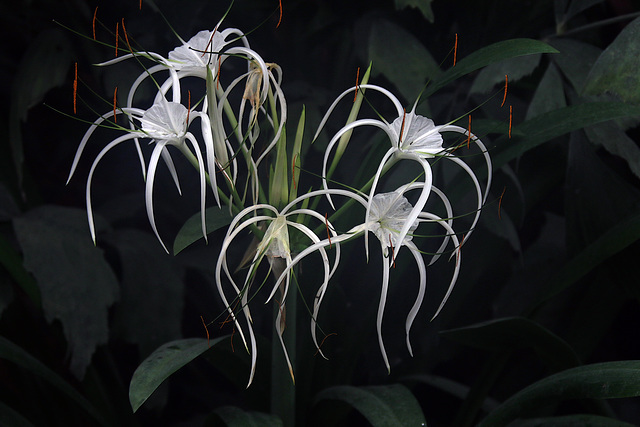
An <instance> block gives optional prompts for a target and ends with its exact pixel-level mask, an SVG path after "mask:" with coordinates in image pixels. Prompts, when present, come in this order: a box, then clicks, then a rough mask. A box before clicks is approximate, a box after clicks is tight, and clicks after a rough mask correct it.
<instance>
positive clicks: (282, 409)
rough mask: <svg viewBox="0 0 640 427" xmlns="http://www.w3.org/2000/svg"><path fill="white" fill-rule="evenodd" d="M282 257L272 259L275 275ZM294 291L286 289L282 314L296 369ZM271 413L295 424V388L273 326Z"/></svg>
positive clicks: (289, 425)
mask: <svg viewBox="0 0 640 427" xmlns="http://www.w3.org/2000/svg"><path fill="white" fill-rule="evenodd" d="M284 262H285V261H284V260H283V259H282V258H277V259H275V261H274V263H273V272H274V273H275V274H274V277H279V276H280V273H281V272H282V271H283V270H284V268H285V267H286V265H285V264H284ZM296 305H297V293H296V292H291V291H290V292H288V294H287V295H286V305H285V307H286V310H285V311H284V313H283V318H285V320H286V327H285V329H284V331H283V339H284V342H285V344H286V345H287V352H288V354H289V360H290V361H291V366H292V368H293V370H294V373H295V369H296V320H297V316H296V312H297V307H296ZM278 310H279V305H278V304H274V311H273V321H274V325H275V322H276V319H277V316H278ZM271 413H272V414H275V415H277V416H278V417H279V418H280V419H281V420H282V425H283V427H295V425H296V389H295V384H294V382H293V379H292V378H291V374H290V372H289V368H288V366H287V360H286V358H285V355H284V352H283V349H282V345H281V344H280V339H279V337H278V332H277V331H276V329H275V327H274V328H273V336H272V339H271Z"/></svg>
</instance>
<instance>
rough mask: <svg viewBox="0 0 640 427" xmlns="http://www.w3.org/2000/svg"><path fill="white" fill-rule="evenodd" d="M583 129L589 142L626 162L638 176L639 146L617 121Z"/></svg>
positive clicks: (639, 175)
mask: <svg viewBox="0 0 640 427" xmlns="http://www.w3.org/2000/svg"><path fill="white" fill-rule="evenodd" d="M584 131H585V133H586V134H587V138H589V140H590V141H591V142H593V143H594V144H596V145H599V146H602V147H604V149H605V150H607V151H608V152H610V153H611V154H614V155H616V156H618V157H620V158H621V159H622V160H624V161H625V162H627V164H628V165H629V169H631V172H633V173H634V174H635V176H637V177H639V178H640V148H639V147H638V144H637V143H636V141H634V140H633V139H631V138H629V136H627V134H626V133H625V132H624V131H623V130H622V129H620V126H618V124H617V123H615V122H606V123H600V124H598V125H595V126H589V127H586V128H585V129H584Z"/></svg>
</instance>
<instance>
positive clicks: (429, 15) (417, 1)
mask: <svg viewBox="0 0 640 427" xmlns="http://www.w3.org/2000/svg"><path fill="white" fill-rule="evenodd" d="M432 1H433V0H396V10H402V9H406V8H407V7H413V8H416V9H420V12H422V15H423V16H424V17H425V18H426V19H427V21H429V22H431V23H432V24H433V21H434V16H433V10H432V9H431V2H432Z"/></svg>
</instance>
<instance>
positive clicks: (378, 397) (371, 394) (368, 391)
mask: <svg viewBox="0 0 640 427" xmlns="http://www.w3.org/2000/svg"><path fill="white" fill-rule="evenodd" d="M322 400H340V401H343V402H345V403H347V404H348V405H350V406H352V407H353V408H354V409H356V410H357V411H358V412H360V413H361V414H362V415H363V416H364V417H365V418H366V419H367V420H368V421H369V422H370V423H371V425H373V426H374V427H383V426H384V427H393V426H398V427H402V426H426V425H427V422H426V420H425V418H424V415H423V413H422V409H421V408H420V405H419V404H418V401H417V400H416V398H415V397H414V396H413V394H411V392H410V391H409V389H407V388H406V387H405V386H403V385H400V384H391V385H386V386H373V387H353V386H336V387H331V388H328V389H325V390H323V391H321V392H320V393H318V395H317V396H316V400H315V401H316V403H317V402H319V401H322Z"/></svg>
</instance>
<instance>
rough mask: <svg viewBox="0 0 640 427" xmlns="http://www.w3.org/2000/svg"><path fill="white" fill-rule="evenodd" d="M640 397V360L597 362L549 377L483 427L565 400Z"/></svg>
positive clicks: (516, 396) (489, 418) (518, 396)
mask: <svg viewBox="0 0 640 427" xmlns="http://www.w3.org/2000/svg"><path fill="white" fill-rule="evenodd" d="M636 396H640V361H637V360H632V361H622V362H607V363H597V364H593V365H586V366H580V367H577V368H572V369H568V370H566V371H562V372H559V373H557V374H554V375H551V376H549V377H546V378H544V379H542V380H540V381H538V382H536V383H534V384H532V385H530V386H528V387H526V388H525V389H523V390H521V391H519V392H518V393H516V394H514V395H513V396H511V397H510V398H509V399H507V400H506V401H505V402H504V403H503V404H502V405H500V407H498V408H497V409H496V410H495V411H493V412H492V413H491V414H489V415H488V416H487V417H486V418H485V419H484V420H483V421H482V422H481V423H480V424H479V425H480V426H481V427H483V426H496V425H507V424H509V422H510V421H512V420H514V419H516V418H518V417H524V416H527V414H530V413H534V412H535V410H536V409H538V408H540V407H541V406H544V405H545V404H548V403H554V402H557V401H560V400H564V399H613V398H623V397H636Z"/></svg>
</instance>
